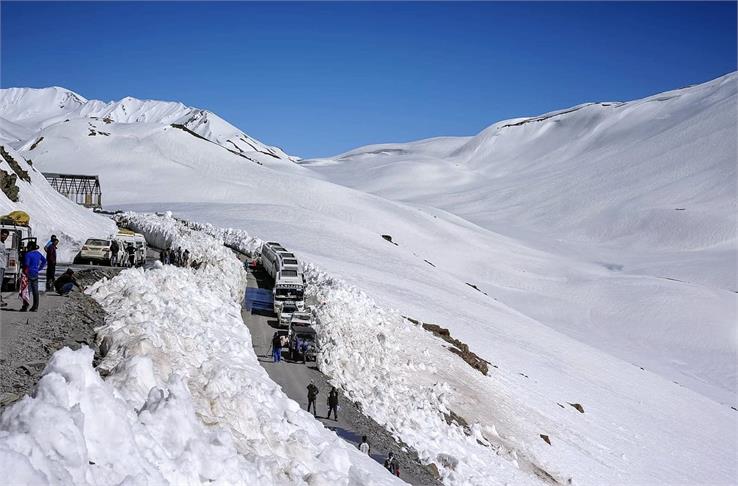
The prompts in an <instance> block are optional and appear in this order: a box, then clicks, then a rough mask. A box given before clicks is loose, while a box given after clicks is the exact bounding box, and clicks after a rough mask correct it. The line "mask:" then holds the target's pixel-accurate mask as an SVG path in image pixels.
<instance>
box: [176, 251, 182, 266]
mask: <svg viewBox="0 0 738 486" xmlns="http://www.w3.org/2000/svg"><path fill="white" fill-rule="evenodd" d="M174 264H175V265H176V266H178V267H179V266H180V265H182V247H181V246H178V247H177V251H176V252H175V253H174Z"/></svg>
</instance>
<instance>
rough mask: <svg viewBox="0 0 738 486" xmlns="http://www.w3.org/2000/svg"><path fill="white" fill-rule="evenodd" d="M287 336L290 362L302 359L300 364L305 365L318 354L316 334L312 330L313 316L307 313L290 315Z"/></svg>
mask: <svg viewBox="0 0 738 486" xmlns="http://www.w3.org/2000/svg"><path fill="white" fill-rule="evenodd" d="M287 336H288V340H289V351H290V359H291V360H293V361H297V360H299V359H302V362H303V363H305V362H307V361H310V360H315V359H316V357H317V353H318V346H317V339H316V337H317V333H316V331H315V328H313V316H312V315H311V314H310V313H309V312H294V313H293V314H292V316H291V318H290V327H289V332H288V334H287Z"/></svg>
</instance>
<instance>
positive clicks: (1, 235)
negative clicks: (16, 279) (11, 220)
mask: <svg viewBox="0 0 738 486" xmlns="http://www.w3.org/2000/svg"><path fill="white" fill-rule="evenodd" d="M9 235H10V231H8V230H6V229H4V230H0V307H5V306H7V305H8V303H7V302H5V301H4V300H3V288H2V285H3V281H4V280H5V268H6V267H7V266H8V255H7V250H6V249H5V240H7V239H8V236H9Z"/></svg>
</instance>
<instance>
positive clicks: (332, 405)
mask: <svg viewBox="0 0 738 486" xmlns="http://www.w3.org/2000/svg"><path fill="white" fill-rule="evenodd" d="M331 412H333V420H335V421H338V390H336V387H335V386H334V387H332V388H331V391H330V392H328V415H326V417H325V418H328V419H329V418H331Z"/></svg>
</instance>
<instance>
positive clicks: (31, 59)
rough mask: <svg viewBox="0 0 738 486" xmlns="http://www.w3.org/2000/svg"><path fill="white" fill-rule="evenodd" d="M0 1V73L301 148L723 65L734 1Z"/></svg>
mask: <svg viewBox="0 0 738 486" xmlns="http://www.w3.org/2000/svg"><path fill="white" fill-rule="evenodd" d="M0 8H1V13H2V19H1V21H2V38H1V40H2V51H1V56H2V57H1V61H2V65H1V68H2V72H1V75H0V84H1V85H2V87H11V86H32V87H43V86H51V85H57V86H63V87H66V88H69V89H71V90H74V91H76V92H78V93H79V94H81V95H83V96H85V97H87V98H91V99H92V98H95V99H103V100H106V101H107V100H111V99H119V98H122V97H124V96H134V97H138V98H153V99H165V100H178V101H182V102H183V103H185V104H188V105H193V106H197V107H201V108H207V109H209V110H212V111H214V112H216V113H217V114H219V115H221V116H222V117H223V118H225V119H226V120H228V121H230V122H231V123H233V124H234V125H236V126H238V127H239V128H241V129H242V130H244V131H245V132H246V133H248V134H250V135H252V136H254V137H256V138H258V139H261V140H262V141H264V142H265V143H269V144H273V145H278V146H281V147H282V148H284V149H285V150H286V151H287V152H289V153H291V154H294V155H300V156H324V155H334V154H337V153H339V152H342V151H345V150H348V149H350V148H354V147H357V146H360V145H365V144H369V143H380V142H394V141H409V140H415V139H419V138H425V137H431V136H438V135H472V134H475V133H477V132H478V131H480V130H481V129H483V128H484V127H486V126H488V125H490V124H492V123H494V122H496V121H499V120H501V119H505V118H512V117H517V116H526V115H536V114H540V113H543V112H546V111H550V110H554V109H558V108H565V107H568V106H571V105H574V104H578V103H582V102H586V101H602V100H628V99H634V98H640V97H643V96H646V95H649V94H653V93H657V92H659V91H664V90H668V89H672V88H677V87H681V86H684V85H687V84H693V83H699V82H703V81H707V80H709V79H712V78H715V77H717V76H720V75H722V74H725V73H727V72H730V71H734V70H736V4H735V3H719V4H714V3H713V4H707V3H649V4H639V3H627V2H625V3H594V4H589V3H578V2H575V3H565V4H557V3H466V4H459V3H430V4H426V3H302V4H292V3H271V4H261V3H217V4H215V3H207V4H205V3H192V2H188V3H158V4H151V3H119V2H116V3H91V2H83V3H68V2H60V3H51V4H46V3H36V2H22V3H13V2H6V1H3V2H2V4H0ZM1 115H2V114H0V116H1Z"/></svg>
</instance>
